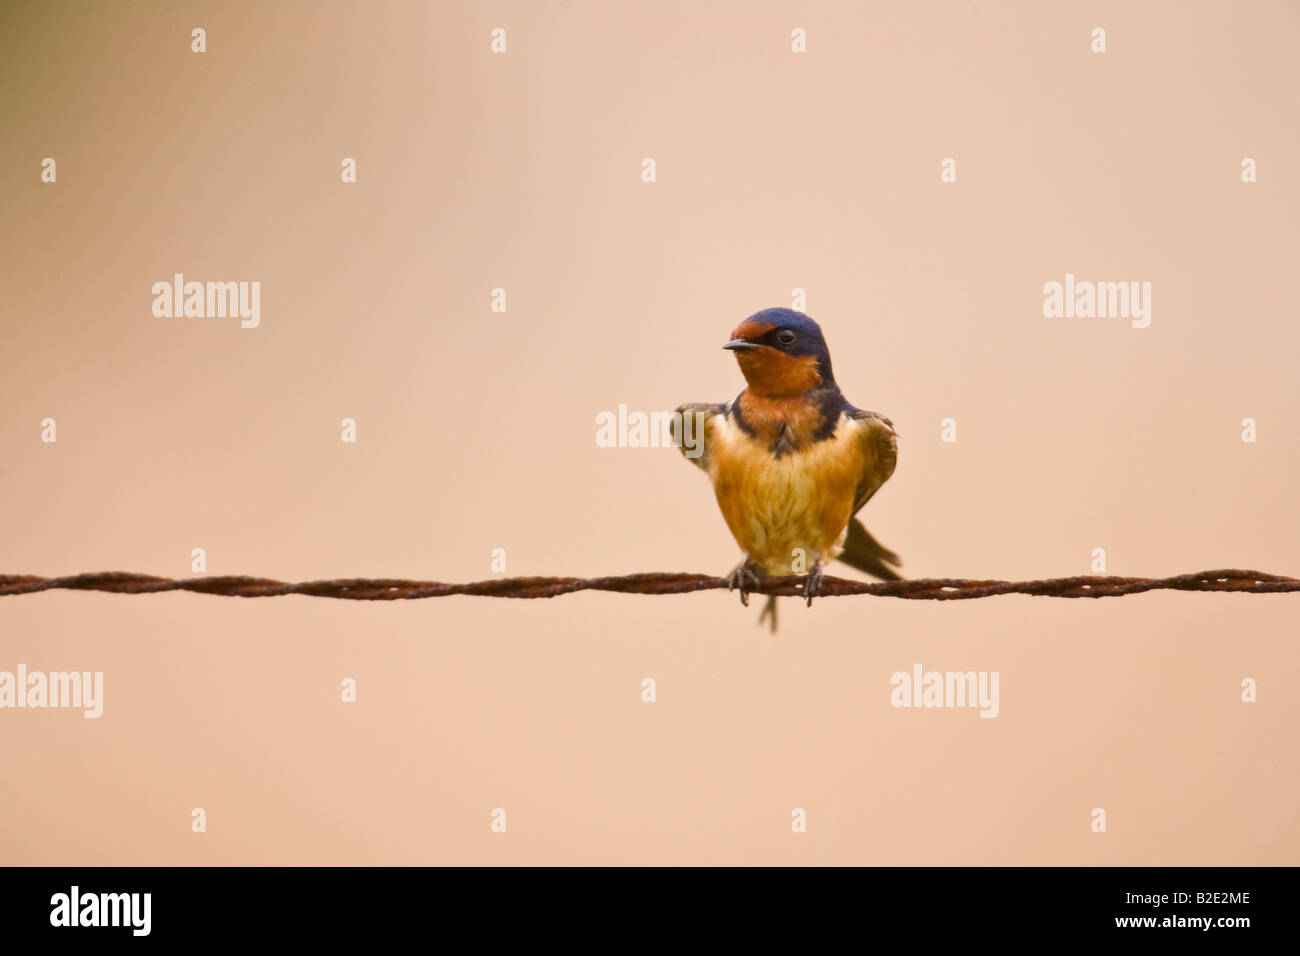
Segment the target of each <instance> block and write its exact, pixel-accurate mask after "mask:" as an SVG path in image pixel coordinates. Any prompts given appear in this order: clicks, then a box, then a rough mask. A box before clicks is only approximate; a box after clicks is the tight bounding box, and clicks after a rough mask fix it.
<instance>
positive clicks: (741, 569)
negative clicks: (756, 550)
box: [727, 558, 758, 607]
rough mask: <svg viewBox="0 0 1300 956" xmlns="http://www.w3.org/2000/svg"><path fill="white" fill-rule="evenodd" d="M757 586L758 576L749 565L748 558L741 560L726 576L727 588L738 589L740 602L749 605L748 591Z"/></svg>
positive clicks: (729, 589) (730, 589)
mask: <svg viewBox="0 0 1300 956" xmlns="http://www.w3.org/2000/svg"><path fill="white" fill-rule="evenodd" d="M756 587H758V576H757V575H756V574H754V571H753V569H752V568H751V567H750V566H749V559H748V558H746V559H745V560H744V561H741V562H740V563H739V564H738V565H736V568H735V570H734V571H732V572H731V574H729V575H728V576H727V590H728V591H736V590H739V591H740V603H741V604H743V605H744V606H745V607H749V592H750V591H752V590H754V588H756Z"/></svg>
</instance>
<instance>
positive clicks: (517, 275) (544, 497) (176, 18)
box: [0, 2, 1300, 864]
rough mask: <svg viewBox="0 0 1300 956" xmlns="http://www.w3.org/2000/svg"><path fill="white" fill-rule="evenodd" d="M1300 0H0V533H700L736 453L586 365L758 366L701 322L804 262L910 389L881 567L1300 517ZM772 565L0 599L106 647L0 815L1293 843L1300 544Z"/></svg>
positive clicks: (646, 560)
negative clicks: (1044, 588) (842, 580)
mask: <svg viewBox="0 0 1300 956" xmlns="http://www.w3.org/2000/svg"><path fill="white" fill-rule="evenodd" d="M196 26H202V27H204V28H205V29H206V30H207V33H208V52H207V53H206V54H204V55H201V56H200V55H196V54H193V53H191V52H190V30H191V29H192V28H193V27H196ZM497 26H501V27H505V28H506V29H507V31H508V43H509V52H508V53H507V54H505V55H492V54H491V53H490V52H489V32H490V30H491V29H492V28H493V27H497ZM1096 26H1101V27H1104V28H1105V29H1106V30H1107V33H1108V45H1109V52H1107V53H1105V54H1104V55H1095V54H1093V53H1091V52H1090V51H1089V42H1090V41H1089V33H1090V30H1091V29H1092V28H1093V27H1096ZM794 27H803V28H805V29H806V30H807V31H808V53H807V54H806V55H794V54H792V53H791V52H790V31H791V30H792V29H793V28H794ZM1298 34H1300V13H1298V12H1297V10H1296V9H1295V7H1294V6H1293V5H1290V4H1287V3H1280V2H1278V3H1266V2H1258V3H1249V4H1229V3H1226V2H1225V3H1213V4H1206V3H1201V4H1196V3H1173V2H1170V3H1143V4H1137V5H1135V4H1131V3H1090V4H1087V5H1082V4H1065V3H1054V4H1037V3H1020V4H995V3H988V2H982V3H923V4H906V5H900V4H870V5H868V4H857V3H842V4H835V3H818V4H811V5H810V4H798V3H762V4H752V3H743V4H742V3H712V4H694V3H685V2H683V3H677V4H662V3H657V4H631V3H620V4H605V3H595V2H568V3H564V2H545V3H535V2H529V3H522V2H521V3H469V2H458V3H442V4H436V5H435V4H414V3H412V4H396V3H369V4H360V3H338V4H331V5H324V4H318V3H305V2H303V3H276V4H261V3H253V2H246V3H230V4H222V5H204V6H200V5H189V4H182V3H153V4H151V3H139V4H100V3H86V4H81V5H77V4H41V3H25V4H24V3H12V4H6V5H5V6H4V7H3V13H0V62H4V63H5V64H6V67H5V75H4V77H3V92H4V99H5V123H4V125H5V134H4V137H3V141H2V142H0V190H3V197H2V199H3V201H2V203H0V205H2V206H3V210H4V212H3V215H4V224H5V228H4V230H3V248H2V249H0V280H2V283H3V289H4V297H3V302H4V305H3V323H4V325H3V328H4V343H5V344H4V348H3V351H0V450H2V451H0V489H3V494H4V500H5V506H4V519H3V524H2V528H3V530H2V532H0V571H3V572H5V573H38V574H51V575H53V574H65V573H73V572H78V571H90V570H107V569H119V570H132V571H144V572H150V573H156V574H164V575H177V576H179V575H187V574H189V573H190V551H191V549H192V548H194V547H204V548H206V549H207V553H208V571H209V573H213V574H237V573H245V574H256V575H265V576H270V577H277V578H280V579H283V580H302V579H312V578H321V577H335V576H408V577H422V578H430V579H437V580H475V579H480V578H486V577H490V576H491V570H490V567H489V561H490V551H491V549H492V548H494V547H504V548H506V549H507V553H508V560H509V572H510V573H512V574H578V575H592V574H614V573H624V572H631V571H640V570H692V571H710V572H718V573H723V572H725V571H726V570H728V569H729V568H730V567H731V565H732V564H733V563H734V561H735V560H736V557H737V555H736V552H735V545H734V543H733V542H732V541H731V540H730V538H729V536H728V534H727V532H726V529H725V526H724V525H723V522H722V520H721V518H720V516H719V515H718V513H717V510H716V507H715V505H714V502H713V499H712V495H711V493H710V491H709V488H708V486H707V482H706V481H705V479H704V478H703V477H702V476H701V475H700V474H699V473H698V472H696V471H695V470H694V469H693V468H690V467H689V466H688V465H686V464H685V463H684V462H683V461H682V460H681V459H680V457H679V456H678V454H677V453H676V452H675V451H673V450H671V449H650V448H647V449H601V448H597V447H596V444H595V440H594V434H595V427H594V422H595V416H596V414H597V413H598V412H600V411H602V410H606V409H615V408H616V407H617V406H618V404H619V403H620V402H623V403H626V404H628V405H629V406H631V407H632V408H634V409H646V410H648V409H660V408H671V407H673V406H675V405H677V404H678V403H679V402H682V401H687V400H702V401H717V400H723V399H726V398H729V397H731V396H732V395H734V394H735V393H736V392H737V391H739V389H740V387H741V379H740V375H739V373H738V371H737V369H736V368H735V363H734V361H733V360H732V357H731V356H730V355H728V354H727V353H724V352H722V351H721V350H720V349H719V346H720V345H721V344H722V342H723V341H725V339H726V337H727V333H728V332H729V331H730V330H731V328H732V327H733V326H734V325H736V324H737V323H738V322H739V320H740V319H742V318H744V317H745V316H746V315H748V314H749V313H750V312H753V311H755V310H756V309H759V308H763V307H766V306H771V305H789V303H790V290H791V289H792V288H794V287H796V286H798V287H803V288H806V289H807V290H808V311H809V312H810V314H812V315H813V316H814V317H815V318H817V319H818V320H819V321H820V322H821V323H822V324H823V327H824V328H825V330H826V333H827V337H828V340H829V342H830V345H831V350H832V354H833V355H834V358H835V368H836V372H837V376H838V378H839V380H840V383H841V385H842V386H843V388H844V390H845V392H846V393H847V395H848V396H849V398H850V399H851V400H852V401H854V402H855V403H856V404H858V405H860V406H863V407H867V408H871V409H875V410H878V411H880V412H883V413H885V414H887V415H889V416H890V417H892V418H893V420H894V421H895V423H896V424H897V426H898V429H899V431H900V433H901V436H902V438H901V452H900V463H899V466H898V470H897V472H896V474H895V476H894V478H893V480H892V481H891V482H890V483H889V484H888V485H887V486H886V487H885V488H884V490H882V491H881V493H880V494H879V495H878V496H877V497H876V498H875V500H874V501H873V502H872V503H871V505H870V506H869V507H868V509H867V510H866V512H865V513H864V516H865V518H866V523H867V525H868V527H870V528H871V529H872V530H873V531H874V532H875V533H876V534H877V535H878V536H879V537H880V538H881V539H882V540H883V541H884V542H885V543H887V544H888V545H890V546H892V547H894V548H896V549H897V550H899V551H900V552H901V553H902V554H903V556H904V558H905V561H906V565H905V570H906V571H907V572H908V573H909V574H911V575H913V576H949V575H954V576H956V575H970V576H979V577H1011V578H1020V577H1049V576H1056V575H1069V574H1079V573H1087V572H1088V570H1089V562H1090V560H1091V551H1092V549H1093V548H1096V547H1104V548H1105V549H1106V550H1107V553H1108V555H1109V570H1110V571H1111V572H1113V573H1117V574H1144V575H1165V574H1172V573H1178V572H1184V571H1194V570H1201V569H1206V568H1217V567H1251V568H1258V569H1261V570H1266V571H1275V572H1282V573H1291V574H1297V573H1300V546H1298V545H1297V540H1298V538H1300V509H1297V507H1296V484H1297V482H1296V476H1297V472H1298V469H1300V442H1298V441H1297V432H1296V413H1297V410H1298V406H1300V384H1298V383H1297V376H1296V374H1295V360H1296V354H1297V348H1298V347H1300V331H1297V328H1298V327H1297V321H1296V306H1295V280H1294V275H1295V271H1294V266H1295V262H1296V257H1297V252H1298V251H1300V249H1298V240H1297V230H1296V222H1297V220H1298V213H1300V208H1298V199H1300V186H1298V185H1297V177H1296V175H1295V170H1296V168H1297V163H1298V162H1300V148H1298V143H1297V135H1296V117H1297V115H1298V113H1297V105H1298V104H1297V100H1298V99H1300V96H1298V93H1297V91H1300V65H1298V63H1297V60H1296V58H1295V56H1294V49H1295V45H1296V41H1297V38H1298ZM45 156H51V157H54V158H55V159H56V160H57V162H58V182H57V183H56V184H52V185H50V184H43V183H41V182H40V180H39V175H40V162H41V159H42V158H43V157H45ZM344 156H352V157H355V158H356V159H357V161H358V164H359V166H358V168H359V182H358V183H357V184H355V185H343V184H341V183H340V182H339V163H340V160H341V159H342V157H344ZM647 156H650V157H654V158H655V159H656V160H657V163H658V182H657V183H655V184H653V185H645V184H643V183H641V181H640V178H639V173H640V162H641V159H642V158H643V157H647ZM948 156H951V157H955V158H956V159H957V163H958V182H957V183H956V184H949V185H945V184H941V183H940V181H939V163H940V161H941V160H942V159H943V158H944V157H948ZM1244 156H1252V157H1254V158H1256V159H1257V161H1258V164H1259V182H1258V183H1256V184H1254V185H1244V184H1243V183H1242V182H1241V181H1240V163H1241V159H1242V157H1244ZM174 272H183V273H185V275H186V277H187V278H191V279H197V280H199V281H207V280H223V281H224V280H234V281H238V280H244V281H252V280H257V281H260V282H261V283H262V326H261V328H259V329H256V330H243V329H240V328H239V326H238V323H237V322H236V321H232V320H221V319H188V320H186V319H158V318H154V317H153V316H152V314H151V303H152V294H151V292H150V287H151V285H152V284H153V283H154V282H155V281H158V280H165V279H169V278H170V276H171V275H172V274H173V273H174ZM1066 272H1074V273H1075V274H1076V275H1078V276H1079V277H1080V278H1081V279H1092V280H1103V279H1115V280H1137V281H1149V282H1151V283H1152V287H1153V288H1152V306H1153V321H1152V325H1151V327H1150V328H1149V329H1145V330H1136V329H1132V328H1130V327H1129V325H1128V323H1127V322H1126V321H1123V320H1086V319H1055V320H1053V319H1046V318H1044V317H1043V315H1042V294H1041V288H1042V285H1043V283H1045V282H1047V281H1052V280H1057V281H1060V280H1062V279H1063V278H1064V275H1065V273H1066ZM498 286H500V287H504V288H506V289H507V290H508V305H509V311H508V312H507V313H505V314H495V313H492V312H491V311H490V310H489V302H490V292H491V290H492V289H493V288H494V287H498ZM46 416H50V417H54V418H55V419H56V420H57V422H58V442H57V444H54V445H47V444H42V443H41V441H40V421H41V419H42V418H44V417H46ZM1247 416H1249V417H1252V418H1254V419H1256V421H1257V422H1258V435H1259V440H1258V442H1257V443H1256V444H1253V445H1252V444H1244V443H1243V442H1242V441H1241V438H1240V422H1241V420H1242V419H1243V418H1244V417H1247ZM344 417H353V418H355V419H356V420H357V422H358V427H359V442H358V443H357V444H356V445H345V444H343V443H342V442H341V441H340V439H339V427H338V426H339V422H340V420H341V419H342V418H344ZM946 417H953V418H955V419H956V420H957V422H958V441H957V443H956V444H953V445H950V444H943V443H941V442H940V440H939V432H940V427H939V423H940V421H941V420H942V419H943V418H946ZM839 573H848V574H852V573H853V572H850V571H847V569H846V571H845V572H839ZM782 610H783V629H782V632H781V634H780V635H779V636H778V637H776V638H772V637H770V636H769V635H767V634H766V633H765V632H764V631H761V630H759V629H758V627H757V626H756V623H755V619H756V617H757V608H756V607H751V608H749V609H748V610H744V609H741V608H740V607H739V606H738V604H737V602H736V599H735V597H734V596H733V595H725V594H722V593H707V594H699V595H693V596H677V597H660V598H646V597H634V596H618V595H598V594H583V595H576V596H570V597H565V598H561V599H557V600H554V601H550V602H509V601H502V600H489V599H475V598H451V599H442V600H436V601H417V602H406V603H397V604H352V603H346V602H336V601H326V600H318V599H310V598H298V597H291V598H283V599H271V600H258V601H244V600H236V599H231V598H215V597H204V596H200V595H193V594H167V595H157V596H150V597H128V596H115V595H105V594H78V593H70V592H55V593H47V594H41V595H36V596H30V597H21V598H6V599H0V669H7V670H14V669H15V668H16V667H17V665H18V664H19V663H25V664H27V666H28V667H29V668H31V669H42V670H65V669H77V670H102V671H104V673H105V682H106V694H105V697H106V699H105V713H104V716H103V717H102V718H101V719H100V720H98V721H93V720H84V719H82V717H81V716H80V714H79V713H73V712H67V711H43V712H42V711H8V710H6V711H0V766H3V768H4V772H3V774H0V781H2V782H0V820H3V823H0V861H2V862H6V863H83V864H107V863H128V864H142V863H194V864H202V863H217V864H226V863H653V864H665V863H893V864H897V863H944V864H949V863H952V864H955V863H994V864H1009V863H1053V864H1055V863H1083V864H1103V863H1119V864H1137V863H1159V864H1192V863H1204V864H1245V863H1271V864H1282V863H1289V864H1296V863H1300V826H1297V816H1296V814H1297V811H1296V806H1297V783H1298V779H1297V778H1298V775H1300V769H1298V768H1300V761H1298V760H1297V757H1298V756H1300V754H1298V752H1297V751H1298V748H1297V736H1296V727H1297V726H1300V702H1298V699H1297V694H1296V689H1295V680H1296V673H1297V668H1298V667H1300V650H1298V649H1297V638H1298V637H1300V634H1298V633H1297V624H1298V623H1300V598H1297V596H1287V595H1279V596H1242V595H1207V594H1171V593H1164V594H1152V595H1146V596H1137V597H1129V598H1123V599H1117V600H1105V601H1096V602H1085V601H1062V600H1049V599H1036V598H1025V597H1004V598H997V599H992V600H982V601H976V602H963V603H952V604H939V603H933V602H904V601H897V600H886V599H866V598H857V599H847V598H843V599H827V600H822V601H819V602H817V603H816V604H815V605H814V607H813V608H812V610H811V611H807V610H805V609H803V608H802V607H800V606H798V605H797V604H796V603H795V602H793V601H786V602H784V603H783V609H782ZM914 663H921V664H922V665H923V666H924V667H925V668H926V669H938V670H967V669H975V670H997V671H999V672H1000V674H1001V715H1000V716H999V717H998V718H997V719H996V720H980V719H978V718H977V717H976V715H975V713H974V712H972V711H956V710H942V711H940V710H931V711H915V710H896V709H893V708H891V707H890V705H889V691H890V685H889V677H890V675H891V674H892V673H893V672H894V671H896V670H899V669H903V670H909V669H910V668H911V666H912V665H913V664H914ZM345 677H353V678H356V679H357V681H358V682H359V701H358V703H356V704H355V705H344V704H342V703H340V702H339V699H338V688H339V682H340V681H341V680H342V679H343V678H345ZM644 677H653V678H655V679H656V681H657V682H658V691H659V699H658V702H657V703H655V704H653V705H648V704H643V703H642V702H641V700H640V682H641V680H642V678H644ZM1245 677H1253V678H1255V679H1256V680H1257V681H1258V684H1259V695H1260V698H1259V702H1258V703H1256V704H1254V705H1246V704H1243V703H1241V702H1240V700H1239V693H1240V688H1239V685H1240V682H1241V680H1242V679H1243V678H1245ZM194 807H203V808H204V809H205V810H206V811H207V814H208V832H207V833H206V834H202V835H197V834H194V833H191V832H190V811H191V809H192V808H194ZM494 807H503V808H505V809H506V810H507V812H508V814H509V817H508V820H509V830H508V832H507V833H506V834H493V833H491V832H490V829H489V822H490V821H489V814H490V812H491V810H492V809H493V808H494ZM794 807H802V808H804V809H806V810H807V812H808V832H807V833H806V834H794V833H792V832H791V830H790V813H791V809H792V808H794ZM1093 807H1104V808H1106V810H1107V811H1108V813H1109V831H1108V832H1107V833H1105V834H1095V833H1093V832H1091V830H1090V828H1089V812H1090V810H1091V809H1092V808H1093Z"/></svg>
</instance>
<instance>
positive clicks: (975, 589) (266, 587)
mask: <svg viewBox="0 0 1300 956" xmlns="http://www.w3.org/2000/svg"><path fill="white" fill-rule="evenodd" d="M803 581H804V579H803V578H802V577H783V578H760V579H759V580H758V582H757V584H755V585H753V586H750V587H749V588H748V590H749V591H750V592H752V593H754V594H772V595H777V596H783V597H784V596H789V597H798V596H800V595H801V593H802V589H803ZM727 587H728V582H727V579H726V578H720V577H716V576H713V575H708V574H692V573H688V572H681V573H674V572H646V573H641V574H623V575H616V576H612V577H599V578H569V577H515V578H495V579H491V580H487V581H473V582H469V583H465V584H447V583H443V582H440V581H412V580H404V579H395V578H336V579H333V580H328V581H301V582H297V583H288V582H284V581H276V580H273V579H270V578H257V577H247V576H243V575H225V576H218V577H201V578H165V577H156V576H154V575H150V574H135V573H132V572H127V571H99V572H91V573H88V574H74V575H70V576H66V577H54V578H47V577H39V576H36V575H29V574H8V575H0V597H6V596H15V595H19V594H37V593H39V592H42V591H55V590H65V591H107V592H110V593H113V594H160V593H162V592H164V591H193V592H195V593H198V594H213V595H219V596H222V597H244V598H256V597H280V596H282V595H286V594H304V595H307V596H309V597H324V598H338V599H342V600H347V601H409V600H419V599H423V598H435V597H450V596H451V595H453V594H463V595H474V596H478V597H497V598H553V597H559V596H560V595H563V594H573V593H575V592H577V591H609V592H614V593H617V594H688V593H692V592H695V591H712V590H721V589H726V588H727ZM1147 591H1232V592H1234V593H1241V594H1281V593H1286V592H1300V579H1297V578H1292V577H1286V576H1284V575H1280V574H1266V573H1264V572H1262V571H1243V570H1237V569H1225V570H1218V571H1197V572H1194V573H1191V574H1179V575H1175V576H1174V577H1168V578H1131V577H1117V576H1111V575H1081V576H1076V577H1068V578H1050V579H1046V580H1040V581H997V580H972V579H968V578H917V579H914V580H904V581H885V582H869V581H853V580H849V579H847V578H835V577H827V578H825V579H823V581H822V586H821V590H820V592H819V594H818V597H847V596H850V595H861V594H869V595H872V596H874V597H894V598H904V599H906V600H913V601H964V600H971V599H974V598H986V597H996V596H997V595H1001V594H1028V595H1033V596H1036V597H1058V598H1103V597H1124V596H1125V595H1129V594H1142V593H1144V592H1147Z"/></svg>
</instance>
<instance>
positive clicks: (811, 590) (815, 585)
mask: <svg viewBox="0 0 1300 956" xmlns="http://www.w3.org/2000/svg"><path fill="white" fill-rule="evenodd" d="M825 577H826V573H825V572H824V571H822V566H821V562H820V561H819V562H818V563H817V564H814V565H813V566H812V570H811V571H809V572H808V577H807V579H805V581H804V582H803V596H804V599H805V600H806V601H807V602H808V607H812V601H813V598H815V597H816V596H817V595H818V594H820V593H821V589H822V579H823V578H825Z"/></svg>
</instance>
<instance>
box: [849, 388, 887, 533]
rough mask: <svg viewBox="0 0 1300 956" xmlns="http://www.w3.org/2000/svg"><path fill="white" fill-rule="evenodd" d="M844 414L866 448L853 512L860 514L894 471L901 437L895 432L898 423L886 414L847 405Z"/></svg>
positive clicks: (863, 452)
mask: <svg viewBox="0 0 1300 956" xmlns="http://www.w3.org/2000/svg"><path fill="white" fill-rule="evenodd" d="M844 417H845V418H847V419H848V421H849V426H850V427H851V428H852V429H853V430H854V432H855V433H856V434H857V436H858V447H859V448H860V449H861V451H862V477H861V479H860V480H859V481H858V491H857V495H856V497H854V499H853V514H857V513H858V512H859V511H861V510H862V506H863V505H865V504H866V503H867V502H868V501H869V500H871V496H872V495H874V494H875V493H876V492H877V491H878V490H880V486H881V485H883V484H884V483H885V482H886V481H888V480H889V476H890V475H892V474H893V473H894V466H895V465H896V464H898V436H897V435H896V434H895V433H894V423H893V422H891V421H890V420H889V419H888V418H886V417H885V416H884V415H877V414H876V413H875V412H864V411H862V410H861V409H858V408H847V409H845V410H844Z"/></svg>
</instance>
